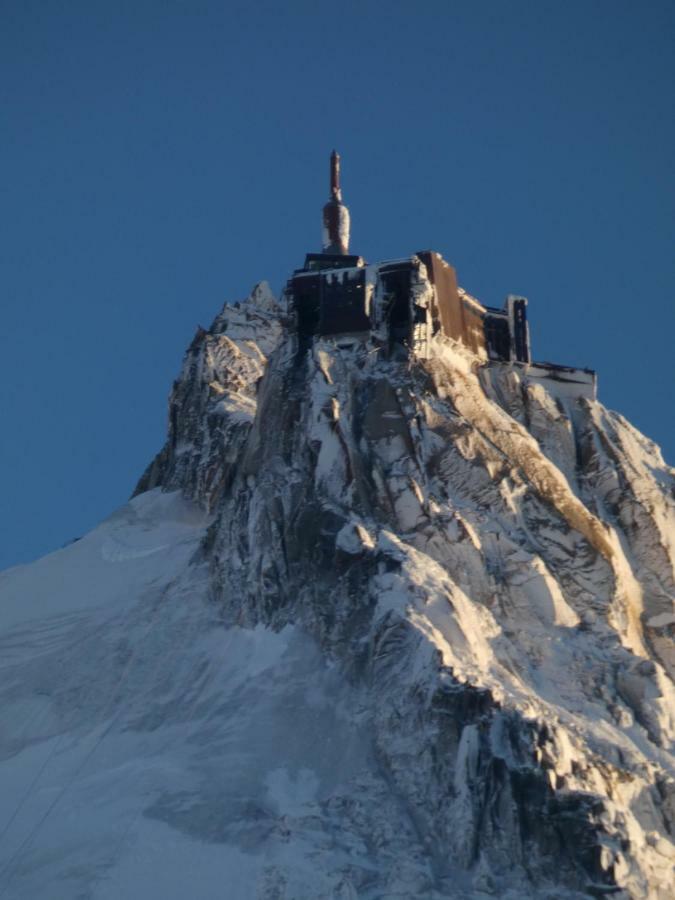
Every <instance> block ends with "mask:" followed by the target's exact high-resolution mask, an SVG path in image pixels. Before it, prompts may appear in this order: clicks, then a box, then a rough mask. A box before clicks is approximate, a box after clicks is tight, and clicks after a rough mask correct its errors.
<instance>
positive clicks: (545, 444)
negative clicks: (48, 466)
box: [0, 283, 675, 900]
mask: <svg viewBox="0 0 675 900" xmlns="http://www.w3.org/2000/svg"><path fill="white" fill-rule="evenodd" d="M418 287H419V289H418V291H417V300H416V302H419V303H421V304H423V303H424V296H425V290H426V288H427V287H428V285H425V284H424V283H422V284H420V285H419V286H418ZM376 299H377V298H375V302H376ZM287 322H288V319H287V310H286V309H285V302H284V298H283V297H282V298H281V300H280V301H277V300H276V299H275V298H274V297H273V296H272V295H271V292H270V291H269V289H268V288H267V287H266V286H265V285H262V286H259V287H258V288H256V290H255V291H254V292H253V294H252V295H251V297H250V298H249V299H248V300H247V301H246V302H244V303H242V304H240V305H236V306H226V307H225V308H224V309H223V312H222V313H221V314H220V315H219V316H218V317H217V318H216V320H215V322H214V324H213V326H212V327H211V329H209V330H208V331H204V330H200V331H199V332H198V333H197V335H196V336H195V339H194V340H193V342H192V344H191V346H190V348H189V350H188V353H187V355H186V358H185V362H184V365H183V369H182V372H181V374H180V376H179V378H178V380H177V381H176V382H175V384H174V388H173V391H172V396H171V400H170V411H169V412H170V415H169V422H170V427H169V437H168V440H167V443H166V445H165V447H164V448H163V449H162V451H161V452H160V454H159V455H158V457H157V458H156V459H155V460H154V461H153V463H152V464H151V465H150V466H149V468H148V470H147V471H146V473H145V475H144V476H143V478H142V479H141V482H140V483H139V486H138V489H137V493H136V496H135V497H134V499H132V501H131V502H130V503H129V504H128V505H127V506H125V507H123V508H122V509H121V510H119V511H118V512H117V513H115V514H114V515H113V516H111V517H110V518H109V519H108V520H107V521H106V522H104V523H103V524H102V525H100V526H99V527H98V528H97V529H95V530H94V531H93V532H91V533H90V534H88V535H87V536H85V537H84V538H82V539H81V540H79V541H77V542H75V543H73V544H72V545H70V546H68V547H66V548H65V549H63V550H60V551H58V552H57V553H54V554H51V555H50V556H48V557H45V558H44V559H42V560H39V561H37V562H35V563H33V564H32V565H29V566H24V567H20V568H17V569H13V570H9V571H8V572H5V573H3V574H1V575H0V666H2V669H3V672H2V674H3V678H2V681H1V682H0V698H1V702H2V710H3V714H2V722H1V725H0V796H1V797H2V804H1V805H0V900H2V898H14V900H19V898H31V900H32V898H38V900H41V898H49V900H51V898H54V900H60V898H64V900H65V898H74V897H80V898H92V900H112V898H119V897H130V898H150V900H151V898H155V897H156V898H163V900H164V898H184V897H186V896H193V897H197V898H208V900H210V898H228V900H229V898H234V900H239V898H242V900H247V898H256V900H315V898H325V900H329V898H330V900H352V898H366V900H375V898H398V900H404V898H406V900H407V898H417V897H424V898H431V900H434V898H436V900H440V898H457V900H459V898H462V900H478V898H488V897H491V896H492V897H505V898H510V900H516V898H518V900H520V898H530V897H531V898H548V900H553V898H581V897H597V896H603V895H605V894H608V893H611V894H612V896H616V897H619V898H621V897H623V898H628V897H631V898H632V897H636V898H654V900H665V898H669V897H672V896H673V895H674V894H675V879H674V875H673V871H674V870H673V866H674V863H675V848H674V846H673V835H674V834H675V761H674V757H673V740H674V738H675V698H674V693H673V680H672V679H673V676H674V675H675V655H674V653H673V640H672V639H673V629H674V625H675V615H673V597H674V596H675V566H674V563H675V503H674V497H675V477H674V473H673V470H671V469H669V468H668V467H667V466H666V465H665V464H664V463H663V460H662V459H661V457H660V454H659V451H658V449H657V448H656V447H655V446H654V445H653V444H652V443H651V442H649V441H648V440H647V439H646V438H644V437H643V436H642V435H640V434H639V433H638V432H636V431H635V430H634V429H633V428H632V427H631V426H630V425H629V424H628V423H627V422H625V420H623V419H622V418H621V417H620V416H617V415H616V414H614V413H611V412H609V411H607V410H606V409H604V408H603V407H602V405H601V404H600V403H598V402H596V401H592V400H589V399H586V398H583V397H579V398H575V397H573V396H570V395H569V393H566V394H563V393H562V392H559V391H558V392H557V391H556V386H555V384H553V383H551V384H549V385H546V384H542V382H541V380H540V379H536V380H535V379H532V380H531V381H529V380H528V377H527V370H526V368H525V367H519V366H514V365H509V364H492V365H487V364H485V361H483V360H479V359H477V358H475V357H473V356H472V355H471V354H470V353H468V352H467V351H466V350H464V349H462V348H461V347H460V346H458V345H457V344H454V343H453V342H451V341H449V340H448V339H446V338H443V337H441V336H437V337H435V338H427V339H425V340H424V341H423V342H421V343H420V344H419V345H418V346H416V347H415V351H414V353H413V354H412V357H411V358H407V357H404V356H403V355H401V356H398V357H397V355H396V354H393V355H391V356H389V357H388V358H385V357H384V354H382V353H380V352H377V349H376V348H374V347H373V345H372V342H371V339H370V337H368V338H366V337H364V338H363V340H351V341H347V342H342V343H341V344H340V345H338V344H336V343H335V342H331V341H327V340H316V341H315V343H314V345H313V346H312V347H311V348H310V349H309V350H307V351H306V352H301V351H300V349H299V348H298V345H297V341H296V340H295V337H294V335H293V334H292V331H291V330H289V329H288V327H287Z"/></svg>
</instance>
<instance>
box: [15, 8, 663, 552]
mask: <svg viewBox="0 0 675 900" xmlns="http://www.w3.org/2000/svg"><path fill="white" fill-rule="evenodd" d="M0 14H1V20H2V23H3V24H2V28H1V29H0V98H1V103H0V108H1V110H2V112H1V113H0V115H1V122H2V133H3V138H2V144H1V147H2V149H1V150H0V160H1V163H2V166H1V175H0V191H1V196H0V210H1V212H0V279H1V281H0V284H1V287H2V301H3V302H2V309H3V323H2V328H1V329H0V341H1V344H2V346H1V347H0V367H1V372H0V375H1V378H0V391H1V396H0V404H1V405H0V409H1V410H2V440H1V441H0V473H1V478H2V503H1V504H0V567H5V566H8V565H12V564H15V563H17V562H23V561H26V560H29V559H31V558H33V557H35V556H38V555H40V554H42V553H45V552H47V551H49V550H52V549H55V548H56V547H58V546H60V545H62V544H63V543H65V542H66V541H68V540H69V539H71V538H73V537H75V536H77V535H79V534H82V533H83V532H85V531H86V530H88V529H89V528H91V527H92V526H93V525H95V524H96V523H97V522H98V521H100V520H101V519H102V518H104V517H105V516H106V515H108V514H109V513H110V512H111V511H112V510H113V509H115V508H116V507H117V506H119V505H120V504H122V503H123V502H124V501H125V500H126V498H127V497H128V496H129V494H130V492H131V490H132V489H133V486H134V484H135V482H136V480H137V478H138V477H139V475H140V474H141V472H142V471H143V469H144V467H145V466H146V464H147V463H148V461H149V460H150V458H151V457H152V455H153V454H154V453H155V452H156V451H157V450H158V449H159V447H160V446H161V444H162V442H163V439H164V433H165V427H166V399H167V395H168V392H169V389H170V386H171V381H172V379H173V378H174V377H175V375H176V373H177V371H178V368H179V366H180V361H181V357H182V354H183V352H184V350H185V348H186V347H187V345H188V343H189V341H190V339H191V337H192V335H193V333H194V330H195V328H196V326H197V325H198V324H202V325H208V324H209V323H210V322H211V320H212V319H213V317H214V316H215V314H216V313H217V312H218V310H219V309H220V307H221V306H222V304H223V302H225V301H227V300H237V299H241V298H242V297H244V296H246V294H248V292H249V290H250V289H251V287H252V286H253V284H254V283H255V282H256V281H259V280H261V279H263V278H265V279H268V280H269V281H270V282H271V284H272V286H273V287H274V289H275V290H278V289H279V288H280V287H281V285H282V284H283V283H284V281H285V279H286V277H287V276H288V275H289V274H290V271H291V270H292V269H293V268H294V267H295V266H297V265H299V264H300V263H301V261H302V259H303V255H304V253H305V252H306V251H307V250H311V249H319V243H320V211H321V206H322V204H323V202H324V199H325V197H326V193H327V165H328V162H327V161H328V155H329V153H330V150H331V149H332V147H333V146H335V147H337V148H338V149H339V150H340V152H341V154H342V158H343V186H344V193H345V200H346V202H347V203H348V205H349V207H350V209H351V213H352V249H353V250H354V252H360V253H362V254H363V255H364V256H366V257H367V258H368V259H370V260H378V259H386V258H391V257H396V256H401V255H407V254H409V253H411V252H414V251H415V250H418V249H422V248H426V247H430V248H433V249H436V250H438V251H439V252H441V253H442V254H443V255H444V256H445V257H446V258H447V259H448V260H449V261H451V262H452V263H453V264H454V265H455V266H456V268H457V271H458V275H459V281H460V284H461V285H462V286H463V287H465V288H466V289H467V290H469V291H470V292H471V293H473V294H474V295H476V296H477V297H479V298H480V299H481V300H482V301H483V302H485V303H487V304H489V305H501V303H502V301H503V299H504V297H505V296H506V294H508V293H517V294H523V295H525V296H527V297H528V298H529V300H530V307H529V312H530V319H531V329H532V338H533V350H534V355H535V358H538V359H548V360H552V361H556V362H560V363H568V364H570V365H585V366H591V367H593V368H595V369H597V370H598V373H599V395H600V399H601V400H602V401H603V402H604V403H605V404H606V405H607V406H609V407H610V408H612V409H616V410H618V411H619V412H621V413H622V414H624V415H625V416H627V417H628V418H629V419H630V420H631V421H632V422H633V423H634V424H635V425H636V426H637V427H638V428H640V429H641V430H642V431H644V432H645V433H646V434H648V435H649V436H650V437H652V438H653V439H655V440H656V441H657V442H658V443H660V444H661V445H662V447H663V449H664V452H665V454H666V458H667V459H668V460H669V462H671V463H675V425H674V422H673V414H672V408H673V405H672V393H673V388H674V387H675V384H674V379H673V362H672V359H673V354H672V349H671V344H672V340H673V334H674V333H675V314H674V312H673V285H675V253H674V252H673V237H674V235H673V222H674V218H675V217H674V213H675V179H674V178H673V174H674V173H673V168H674V165H675V163H674V160H675V152H674V150H675V109H674V108H673V107H674V101H673V96H674V92H673V84H674V83H675V62H674V56H675V55H674V54H673V52H672V46H673V39H674V37H675V5H674V4H672V3H671V2H660V0H650V2H649V3H648V4H642V3H638V2H630V3H629V2H623V0H615V2H606V0H584V2H576V0H572V2H569V0H568V2H565V3H562V2H548V0H537V2H529V0H527V2H521V0H513V2H497V0H492V2H480V0H472V2H471V3H467V2H462V3H456V2H453V0H446V2H415V3H412V2H410V3H400V2H387V3H380V2H368V0H366V2H360V3H353V2H343V3H340V4H337V3H336V4H328V3H324V2H313V3H305V2H290V3H285V4H280V3H269V2H261V3H256V4H251V3H248V4H239V3H225V2H220V3H216V2H200V0H190V2H176V0H162V2H159V0H153V2H143V0H134V2H125V0H120V2H116V3H90V2H77V0H71V2H65V3H46V2H33V0H21V2H16V0H15V2H8V0H1V2H0Z"/></svg>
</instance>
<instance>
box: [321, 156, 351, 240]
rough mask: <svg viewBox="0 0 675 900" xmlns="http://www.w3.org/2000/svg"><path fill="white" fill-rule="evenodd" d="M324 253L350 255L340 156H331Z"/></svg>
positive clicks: (324, 225) (325, 216) (325, 215)
mask: <svg viewBox="0 0 675 900" xmlns="http://www.w3.org/2000/svg"><path fill="white" fill-rule="evenodd" d="M323 252H324V253H331V254H334V255H338V256H347V255H348V253H349V210H348V209H347V207H346V206H345V205H344V203H343V202H342V190H341V188H340V154H339V153H337V151H336V150H333V152H332V153H331V155H330V197H329V200H328V203H326V205H325V206H324V208H323Z"/></svg>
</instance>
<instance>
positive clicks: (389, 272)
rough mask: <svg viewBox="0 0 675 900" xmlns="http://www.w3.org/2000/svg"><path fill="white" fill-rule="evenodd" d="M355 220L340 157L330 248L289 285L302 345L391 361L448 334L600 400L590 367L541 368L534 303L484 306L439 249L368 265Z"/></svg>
mask: <svg viewBox="0 0 675 900" xmlns="http://www.w3.org/2000/svg"><path fill="white" fill-rule="evenodd" d="M349 232H350V218H349V211H348V209H347V207H346V206H345V205H344V204H343V202H342V189H341V186H340V157H339V156H338V154H337V153H336V152H335V151H333V153H332V154H331V161H330V195H329V199H328V202H327V203H326V205H325V206H324V208H323V249H322V252H321V253H308V254H307V256H306V258H305V265H304V266H303V268H301V269H297V270H296V271H295V272H294V273H293V276H292V278H291V279H290V281H289V282H288V285H287V294H288V297H289V301H290V309H291V311H292V313H293V315H294V319H295V325H296V327H297V332H298V339H299V347H300V349H301V350H302V349H304V348H307V347H309V346H310V345H311V342H312V341H313V339H314V338H315V337H318V336H320V337H328V336H331V337H333V338H335V339H338V340H340V341H343V342H344V341H345V340H355V339H359V338H361V339H363V338H370V339H372V340H373V341H376V342H378V343H379V346H380V349H381V350H382V352H384V353H385V354H387V355H389V356H392V355H393V356H398V355H400V354H405V353H407V352H408V351H409V350H410V349H411V348H413V347H414V348H415V349H417V350H421V349H423V344H424V341H425V340H428V339H429V338H431V337H433V336H434V335H436V334H438V333H439V332H441V333H442V334H444V335H445V336H446V337H448V338H452V339H453V340H455V341H458V342H460V343H461V344H463V345H465V346H466V347H468V348H469V349H470V350H472V351H473V352H474V353H475V354H476V355H477V356H478V357H479V358H482V359H484V360H485V362H486V364H487V363H502V364H504V363H507V364H511V365H517V366H519V367H523V368H525V369H526V370H527V375H528V377H529V378H533V379H535V380H539V379H545V380H547V381H553V382H556V383H557V387H558V389H561V390H563V391H564V393H570V394H575V395H581V396H588V397H595V389H596V377H595V373H594V372H593V371H591V370H590V369H573V368H569V367H567V366H558V365H554V364H553V363H533V362H532V358H531V351H530V335H529V328H528V322H527V300H526V299H525V298H524V297H517V296H513V295H509V296H508V297H507V298H506V301H505V303H504V306H503V308H502V309H495V308H492V307H489V306H484V305H483V304H482V303H480V302H479V301H478V300H476V299H475V298H474V297H472V296H470V295H469V294H468V293H466V292H465V291H463V290H462V289H461V288H459V287H458V286H457V276H456V273H455V269H454V268H453V267H452V266H451V265H449V264H448V263H447V262H446V261H445V260H444V259H443V257H442V256H441V255H440V254H439V253H436V252H435V251H433V250H420V251H418V252H416V253H414V254H413V255H412V256H410V257H408V258H406V259H400V260H393V261H388V262H382V263H377V264H375V265H368V264H366V262H365V260H364V259H363V258H362V257H361V256H357V255H353V254H350V252H349Z"/></svg>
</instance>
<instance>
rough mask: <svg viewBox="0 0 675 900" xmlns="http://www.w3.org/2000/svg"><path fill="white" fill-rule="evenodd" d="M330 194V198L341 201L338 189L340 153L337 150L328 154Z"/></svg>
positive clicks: (340, 192) (340, 193)
mask: <svg viewBox="0 0 675 900" xmlns="http://www.w3.org/2000/svg"><path fill="white" fill-rule="evenodd" d="M330 195H331V200H337V201H338V203H340V202H341V201H342V191H341V190H340V154H339V153H338V152H337V150H333V152H332V153H331V155H330Z"/></svg>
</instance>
